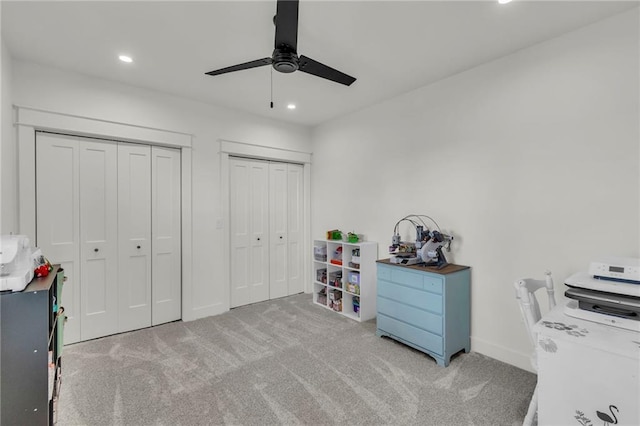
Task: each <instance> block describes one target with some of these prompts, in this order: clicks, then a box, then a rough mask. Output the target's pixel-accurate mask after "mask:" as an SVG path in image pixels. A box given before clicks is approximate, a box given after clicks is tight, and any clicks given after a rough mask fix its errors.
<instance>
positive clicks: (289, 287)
mask: <svg viewBox="0 0 640 426" xmlns="http://www.w3.org/2000/svg"><path fill="white" fill-rule="evenodd" d="M303 170H304V169H303V167H302V166H301V165H298V164H287V163H270V164H269V234H270V239H271V244H270V250H269V275H270V285H269V290H270V292H269V294H270V297H269V298H270V299H276V298H278V297H284V296H289V295H292V294H297V293H301V292H302V291H303V288H304V287H303V286H304V282H303V279H302V278H303V263H302V262H303V261H302V255H303V254H304V253H305V250H304V249H303V248H302V237H303V226H304V224H303V217H304V216H303V197H302V196H303V192H302V191H303V185H302V178H303Z"/></svg>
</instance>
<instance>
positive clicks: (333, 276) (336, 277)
mask: <svg viewBox="0 0 640 426" xmlns="http://www.w3.org/2000/svg"><path fill="white" fill-rule="evenodd" d="M329 285H330V286H333V287H338V288H342V271H335V272H329Z"/></svg>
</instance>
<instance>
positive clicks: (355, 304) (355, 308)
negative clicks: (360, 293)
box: [351, 296, 360, 314]
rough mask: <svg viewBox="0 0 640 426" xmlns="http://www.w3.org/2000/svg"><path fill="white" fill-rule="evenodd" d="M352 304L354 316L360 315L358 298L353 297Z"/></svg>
mask: <svg viewBox="0 0 640 426" xmlns="http://www.w3.org/2000/svg"><path fill="white" fill-rule="evenodd" d="M351 303H352V304H353V312H355V313H356V314H359V313H360V298H359V297H357V296H354V298H353V300H352V302H351Z"/></svg>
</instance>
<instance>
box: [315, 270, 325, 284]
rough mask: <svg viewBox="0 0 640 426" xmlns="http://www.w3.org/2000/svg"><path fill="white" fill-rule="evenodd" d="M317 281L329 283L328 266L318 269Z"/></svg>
mask: <svg viewBox="0 0 640 426" xmlns="http://www.w3.org/2000/svg"><path fill="white" fill-rule="evenodd" d="M316 281H318V282H321V283H323V284H326V283H327V268H322V269H316Z"/></svg>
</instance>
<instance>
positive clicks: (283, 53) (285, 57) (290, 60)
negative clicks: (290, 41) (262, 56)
mask: <svg viewBox="0 0 640 426" xmlns="http://www.w3.org/2000/svg"><path fill="white" fill-rule="evenodd" d="M271 58H272V61H273V62H272V64H273V68H274V69H275V70H276V71H279V72H283V73H286V74H289V73H292V72H294V71H297V70H298V55H297V54H296V53H295V52H292V51H290V50H289V49H280V48H276V49H274V50H273V55H272V57H271Z"/></svg>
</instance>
